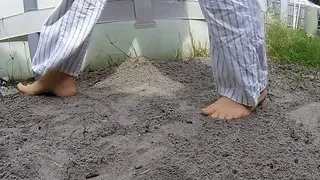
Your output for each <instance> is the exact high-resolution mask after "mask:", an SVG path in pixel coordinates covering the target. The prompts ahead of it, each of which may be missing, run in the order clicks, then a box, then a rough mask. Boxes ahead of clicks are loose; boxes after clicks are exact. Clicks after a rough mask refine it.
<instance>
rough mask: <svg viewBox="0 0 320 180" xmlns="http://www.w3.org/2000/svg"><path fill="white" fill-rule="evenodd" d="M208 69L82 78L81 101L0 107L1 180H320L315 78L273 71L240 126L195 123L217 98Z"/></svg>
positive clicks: (126, 67)
mask: <svg viewBox="0 0 320 180" xmlns="http://www.w3.org/2000/svg"><path fill="white" fill-rule="evenodd" d="M208 62H209V60H195V61H189V62H169V63H164V62H149V61H146V60H142V59H140V60H136V59H131V60H129V61H127V62H125V63H123V64H122V65H121V66H119V67H116V68H110V69H105V70H101V71H96V72H91V73H84V74H83V75H82V76H81V77H80V78H79V81H78V82H79V94H78V95H77V96H75V97H72V98H66V99H61V98H55V97H48V96H46V97H45V96H39V97H32V96H25V95H21V94H16V95H11V96H8V97H5V98H4V99H3V100H2V102H0V109H1V111H0V178H1V179H5V180H11V179H19V180H22V179H23V180H24V179H30V180H38V179H39V180H40V179H41V180H51V179H52V180H54V179H57V180H82V179H92V180H207V179H208V180H213V179H219V180H220V179H225V180H233V179H246V180H247V179H319V177H320V156H319V155H320V146H319V143H320V136H319V135H320V133H319V132H320V131H319V130H320V129H319V128H320V124H319V122H320V113H319V111H320V93H319V89H320V80H319V77H320V76H319V75H320V74H319V73H317V72H314V71H312V70H306V69H305V68H297V67H294V66H280V65H273V66H272V67H270V73H271V81H270V99H269V100H268V101H267V103H266V104H265V105H264V106H263V107H260V108H259V110H258V112H257V113H255V114H254V115H253V116H251V117H249V118H248V119H246V120H241V121H228V122H225V121H213V120H211V119H209V118H207V117H203V116H201V115H200V114H199V111H200V109H201V108H203V107H204V106H206V105H208V104H210V103H211V102H212V101H214V100H215V99H216V98H217V94H216V92H215V85H214V82H213V78H212V72H211V68H210V65H209V63H208Z"/></svg>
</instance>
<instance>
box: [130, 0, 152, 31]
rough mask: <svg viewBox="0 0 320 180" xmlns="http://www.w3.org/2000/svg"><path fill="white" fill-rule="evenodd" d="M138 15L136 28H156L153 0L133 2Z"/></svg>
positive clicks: (136, 0) (135, 0)
mask: <svg viewBox="0 0 320 180" xmlns="http://www.w3.org/2000/svg"><path fill="white" fill-rule="evenodd" d="M133 1H134V10H135V15H136V21H137V23H136V24H135V27H136V28H148V27H155V26H156V22H155V21H153V13H152V4H151V0H133Z"/></svg>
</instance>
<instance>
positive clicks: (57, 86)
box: [18, 0, 107, 96]
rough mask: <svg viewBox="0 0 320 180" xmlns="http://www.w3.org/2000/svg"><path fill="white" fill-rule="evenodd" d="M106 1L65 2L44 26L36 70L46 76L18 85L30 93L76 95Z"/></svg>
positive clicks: (75, 0)
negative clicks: (83, 64) (27, 83)
mask: <svg viewBox="0 0 320 180" xmlns="http://www.w3.org/2000/svg"><path fill="white" fill-rule="evenodd" d="M106 2H107V1H106V0H64V1H62V3H61V4H60V5H59V6H57V8H55V10H54V11H53V13H52V14H51V15H50V16H49V18H48V19H47V20H46V22H45V23H44V26H43V29H42V31H41V35H40V40H39V44H38V49H37V51H36V54H35V57H34V59H33V60H32V70H33V71H34V72H35V73H37V74H39V75H41V76H43V77H42V78H41V79H39V80H38V81H36V82H35V83H33V84H31V85H26V86H25V85H22V84H19V85H18V89H19V90H20V91H22V92H25V93H27V94H42V93H53V94H55V95H58V96H72V95H75V93H76V88H75V84H74V82H75V77H76V76H78V75H79V73H80V69H81V65H82V63H83V60H84V56H85V54H86V51H87V48H88V43H89V40H90V37H91V34H92V30H93V27H94V25H95V24H96V22H97V20H98V18H99V17H100V15H101V12H102V10H103V9H104V7H105V5H106Z"/></svg>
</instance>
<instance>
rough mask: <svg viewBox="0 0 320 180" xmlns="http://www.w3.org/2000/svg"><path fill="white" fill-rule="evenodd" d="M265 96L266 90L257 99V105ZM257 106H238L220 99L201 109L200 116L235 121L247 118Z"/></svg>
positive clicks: (223, 98)
mask: <svg viewBox="0 0 320 180" xmlns="http://www.w3.org/2000/svg"><path fill="white" fill-rule="evenodd" d="M266 96H267V90H264V91H262V93H261V95H260V97H259V99H258V105H260V104H261V103H262V102H263V101H264V100H265V99H266ZM258 105H257V106H258ZM257 106H253V107H248V106H244V105H243V104H239V103H237V102H235V101H233V100H231V99H230V98H227V97H221V98H220V99H218V100H217V101H216V102H214V103H213V104H211V105H210V106H208V107H206V108H204V109H202V110H201V114H202V115H205V116H210V115H211V117H212V118H213V119H221V120H237V119H243V118H246V117H247V116H249V115H250V114H251V113H252V112H253V111H254V110H255V109H256V108H257Z"/></svg>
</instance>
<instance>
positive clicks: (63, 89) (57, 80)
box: [17, 71, 77, 97]
mask: <svg viewBox="0 0 320 180" xmlns="http://www.w3.org/2000/svg"><path fill="white" fill-rule="evenodd" d="M17 88H18V90H19V91H21V92H23V93H25V94H29V95H41V94H53V95H56V96H59V97H70V96H74V95H76V93H77V89H76V86H75V78H74V77H72V76H70V75H67V74H65V73H62V72H59V71H51V72H49V73H48V74H46V75H45V76H44V77H42V78H41V79H39V80H38V81H36V82H34V83H32V84H28V85H23V84H22V83H19V84H18V86H17Z"/></svg>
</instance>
